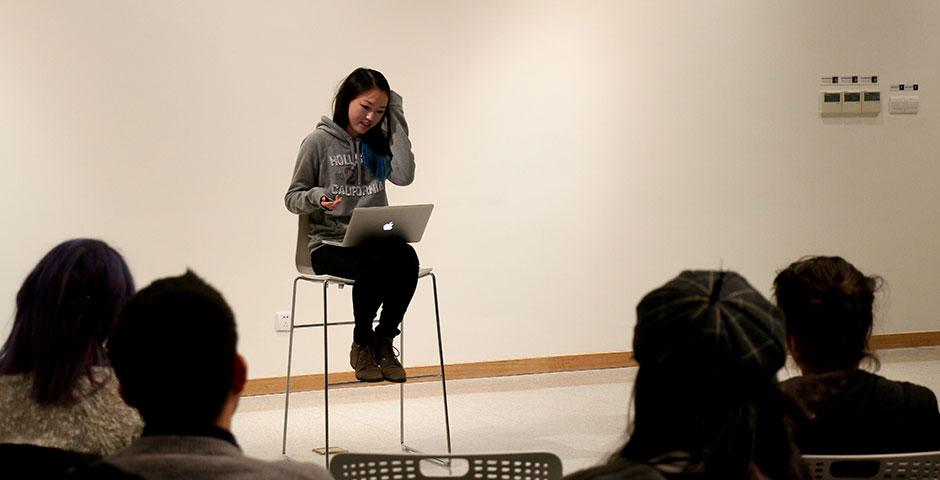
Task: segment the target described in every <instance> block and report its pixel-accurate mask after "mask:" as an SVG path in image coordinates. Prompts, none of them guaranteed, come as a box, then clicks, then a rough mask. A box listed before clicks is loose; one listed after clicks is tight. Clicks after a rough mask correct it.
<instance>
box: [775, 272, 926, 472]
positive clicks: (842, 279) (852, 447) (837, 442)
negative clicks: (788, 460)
mask: <svg viewBox="0 0 940 480" xmlns="http://www.w3.org/2000/svg"><path fill="white" fill-rule="evenodd" d="M881 284H882V279H881V278H880V277H877V276H866V275H865V274H863V273H862V272H860V271H859V270H858V269H857V268H855V266H853V265H852V264H851V263H849V262H847V261H845V260H844V259H843V258H841V257H807V258H803V259H801V260H799V261H797V262H794V263H792V264H791V265H790V266H788V267H787V268H785V269H783V270H782V271H780V272H779V273H778V274H777V277H776V278H775V279H774V293H775V296H776V300H777V305H778V306H779V307H780V308H781V309H782V310H783V312H784V315H785V316H786V326H787V345H788V347H789V349H790V354H791V355H792V356H793V359H794V360H795V361H796V364H797V366H798V367H799V368H800V370H801V372H802V375H801V376H798V377H795V378H791V379H789V380H786V381H784V382H782V383H781V388H782V389H783V391H784V393H785V394H786V395H787V397H788V398H790V399H792V401H793V402H794V405H795V407H794V412H793V414H792V417H793V422H794V425H795V428H796V441H797V443H798V445H799V447H800V449H801V450H802V451H803V453H808V454H817V455H825V454H828V455H862V454H882V453H904V452H922V451H934V450H940V411H938V408H937V398H936V396H935V395H934V394H933V392H932V391H930V390H929V389H927V388H925V387H922V386H919V385H914V384H911V383H907V382H896V381H892V380H888V379H886V378H884V377H881V376H879V375H875V374H873V373H869V372H867V371H865V370H862V369H860V368H859V366H860V364H864V363H866V360H867V361H868V362H867V363H869V364H870V365H872V366H873V367H875V368H877V367H878V365H879V363H878V359H877V358H876V357H875V356H874V354H873V353H872V352H871V350H870V349H869V345H868V339H869V337H870V336H871V331H872V326H873V323H874V313H873V312H874V302H875V293H876V292H877V291H878V289H879V287H880V286H881Z"/></svg>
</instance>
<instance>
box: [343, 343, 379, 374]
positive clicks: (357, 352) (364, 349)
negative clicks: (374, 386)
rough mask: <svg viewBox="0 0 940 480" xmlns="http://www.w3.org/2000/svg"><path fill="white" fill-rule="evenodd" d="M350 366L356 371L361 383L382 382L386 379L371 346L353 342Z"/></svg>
mask: <svg viewBox="0 0 940 480" xmlns="http://www.w3.org/2000/svg"><path fill="white" fill-rule="evenodd" d="M349 364H350V365H352V367H353V370H355V371H356V380H359V381H360V382H381V381H382V379H383V378H384V377H383V376H382V369H380V368H379V366H378V363H377V362H376V361H375V354H373V352H372V346H371V345H359V344H358V343H356V342H353V344H352V349H351V350H350V351H349Z"/></svg>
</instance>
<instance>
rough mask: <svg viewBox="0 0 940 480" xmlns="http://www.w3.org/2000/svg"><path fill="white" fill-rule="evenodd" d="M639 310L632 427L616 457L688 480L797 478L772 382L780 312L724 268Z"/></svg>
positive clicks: (686, 280)
mask: <svg viewBox="0 0 940 480" xmlns="http://www.w3.org/2000/svg"><path fill="white" fill-rule="evenodd" d="M636 311H637V324H636V327H635V329H634V337H633V353H634V357H635V358H636V361H637V363H638V364H639V370H638V371H637V377H636V381H635V383H634V389H633V406H634V414H633V422H632V428H633V431H632V434H631V435H630V439H629V441H628V442H627V444H626V445H624V447H623V448H622V449H621V450H620V451H619V452H617V453H616V454H615V458H617V457H619V458H624V459H627V460H631V461H634V462H640V463H646V464H650V465H652V466H654V467H656V468H657V469H659V470H660V471H661V472H663V473H664V474H665V475H667V476H680V477H684V478H690V477H691V478H750V477H754V476H759V475H757V474H756V472H755V471H759V472H760V474H762V475H766V476H768V477H770V478H800V476H801V475H802V471H801V465H800V460H799V455H798V452H797V451H796V448H795V447H794V446H793V443H792V439H791V437H790V435H789V432H788V430H787V426H786V424H785V420H784V411H785V410H784V403H783V397H782V394H781V392H780V390H779V388H778V385H777V382H776V379H775V375H776V372H777V370H778V369H779V368H780V367H781V366H783V364H784V360H785V346H784V345H785V337H784V325H783V314H782V313H781V312H780V311H779V310H778V309H776V308H775V307H774V306H773V305H772V304H771V303H770V302H768V301H767V299H765V298H764V297H763V296H762V295H760V293H758V292H757V291H756V290H755V289H754V288H753V287H752V286H751V285H750V284H748V283H747V281H746V280H745V279H744V278H743V277H741V276H740V275H738V274H737V273H735V272H724V271H722V272H716V271H686V272H682V273H681V274H680V275H679V276H678V277H676V278H674V279H673V280H671V281H669V282H668V283H666V285H664V286H662V287H660V288H658V289H655V290H653V291H652V292H650V293H648V294H647V295H646V296H644V297H643V299H642V300H641V301H640V303H639V304H638V305H637V309H636Z"/></svg>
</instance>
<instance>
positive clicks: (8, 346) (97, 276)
mask: <svg viewBox="0 0 940 480" xmlns="http://www.w3.org/2000/svg"><path fill="white" fill-rule="evenodd" d="M133 293H134V280H133V278H132V277H131V274H130V271H129V270H128V268H127V264H126V263H125V262H124V259H123V258H122V257H121V255H120V254H119V253H117V252H116V251H115V250H114V249H113V248H111V247H110V246H108V244H106V243H104V242H102V241H100V240H91V239H74V240H68V241H66V242H63V243H61V244H59V245H58V246H56V247H55V248H53V249H52V250H51V251H49V253H47V254H46V255H45V256H44V257H43V258H42V260H40V261H39V264H37V265H36V267H35V268H34V269H33V271H32V272H30V274H29V276H27V277H26V280H25V281H24V282H23V285H22V286H21V287H20V290H19V292H18V293H17V295H16V317H15V319H14V323H13V329H12V331H11V332H10V336H9V338H8V339H7V341H6V343H5V344H4V346H3V349H2V350H0V373H2V374H15V373H32V375H33V388H32V392H31V395H32V398H33V400H34V401H37V402H39V403H47V404H48V403H53V404H62V403H68V402H70V401H72V400H74V390H75V386H76V384H77V382H78V381H79V379H80V378H82V377H83V376H87V377H88V378H89V379H91V380H92V381H95V379H94V378H93V377H92V375H91V369H92V367H94V366H98V365H107V364H108V362H107V357H106V355H105V352H104V347H103V344H104V342H105V340H106V339H107V338H108V335H109V334H110V332H111V328H112V326H113V325H114V319H115V314H116V312H117V310H118V308H119V306H120V304H121V303H122V302H123V301H124V300H125V299H126V298H127V297H129V296H130V295H132V294H133Z"/></svg>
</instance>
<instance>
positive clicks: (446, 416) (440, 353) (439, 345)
mask: <svg viewBox="0 0 940 480" xmlns="http://www.w3.org/2000/svg"><path fill="white" fill-rule="evenodd" d="M430 275H431V285H433V287H434V320H435V322H436V325H437V353H438V356H439V357H440V360H441V388H442V389H443V392H444V428H445V429H446V430H447V453H448V454H450V453H451V445H450V412H448V410H447V378H446V377H445V375H444V342H443V341H442V340H441V312H440V309H439V308H438V303H437V276H436V275H434V274H433V273H431V274H430Z"/></svg>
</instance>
